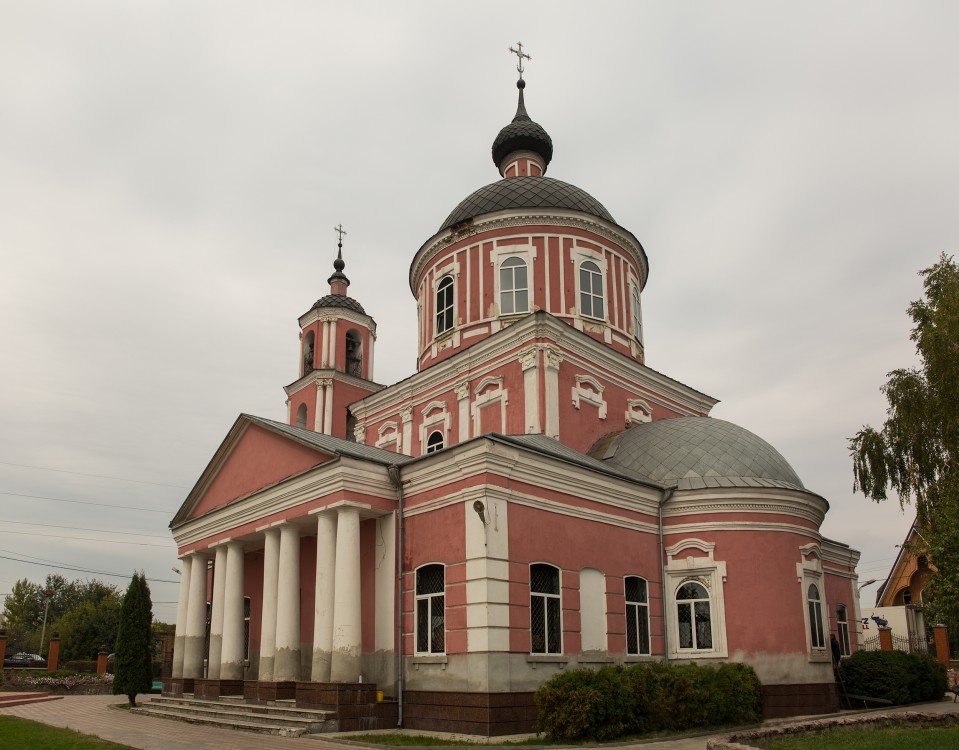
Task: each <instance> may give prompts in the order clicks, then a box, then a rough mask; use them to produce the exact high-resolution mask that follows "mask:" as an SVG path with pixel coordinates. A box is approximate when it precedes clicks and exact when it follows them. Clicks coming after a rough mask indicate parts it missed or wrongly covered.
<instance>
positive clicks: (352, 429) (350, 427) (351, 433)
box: [346, 409, 356, 443]
mask: <svg viewBox="0 0 959 750" xmlns="http://www.w3.org/2000/svg"><path fill="white" fill-rule="evenodd" d="M346 439H347V440H349V441H350V442H351V443H355V442H356V416H355V415H354V414H353V412H351V411H350V410H349V409H347V410H346Z"/></svg>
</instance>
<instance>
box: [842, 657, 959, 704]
mask: <svg viewBox="0 0 959 750" xmlns="http://www.w3.org/2000/svg"><path fill="white" fill-rule="evenodd" d="M839 675H840V677H842V681H843V685H844V686H845V689H846V692H847V693H850V694H852V695H865V696H868V697H870V698H884V699H885V700H888V701H892V702H893V703H895V704H898V705H901V704H905V703H918V702H919V701H932V700H939V699H940V698H942V696H943V695H945V693H946V690H947V689H948V688H949V680H948V677H947V675H946V666H945V665H944V664H942V663H941V662H939V661H937V660H936V659H934V658H933V657H931V656H929V655H927V654H907V653H906V652H905V651H857V652H856V653H854V654H853V655H852V656H850V657H849V658H848V659H843V660H842V662H841V663H840V665H839Z"/></svg>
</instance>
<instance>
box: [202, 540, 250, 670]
mask: <svg viewBox="0 0 959 750" xmlns="http://www.w3.org/2000/svg"><path fill="white" fill-rule="evenodd" d="M226 549H227V557H226V585H225V586H224V589H225V590H224V592H223V652H222V656H221V665H220V679H223V680H242V679H243V668H244V660H245V659H246V654H245V653H244V652H245V650H246V649H245V648H244V645H245V644H244V642H243V544H242V542H230V543H228V544H227V546H226ZM212 659H213V656H212V655H211V656H210V660H211V663H212Z"/></svg>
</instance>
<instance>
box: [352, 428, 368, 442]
mask: <svg viewBox="0 0 959 750" xmlns="http://www.w3.org/2000/svg"><path fill="white" fill-rule="evenodd" d="M353 439H354V440H355V441H356V442H357V443H359V444H360V445H365V444H366V425H364V424H362V423H361V422H357V423H356V425H355V426H354V427H353Z"/></svg>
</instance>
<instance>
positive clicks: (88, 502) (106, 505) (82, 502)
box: [0, 461, 170, 515]
mask: <svg viewBox="0 0 959 750" xmlns="http://www.w3.org/2000/svg"><path fill="white" fill-rule="evenodd" d="M0 463H3V462H2V461H0ZM0 495H12V496H13V497H29V498H33V499H34V500H53V501H55V502H58V503H78V504H80V505H99V506H100V507H102V508H122V509H123V510H140V511H143V512H144V513H165V514H167V515H169V513H170V511H168V510H157V509H156V508H137V507H135V506H133V505H110V503H95V502H93V501H91V500H67V499H66V498H62V497H46V496H44V495H24V494H22V493H20V492H0Z"/></svg>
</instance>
